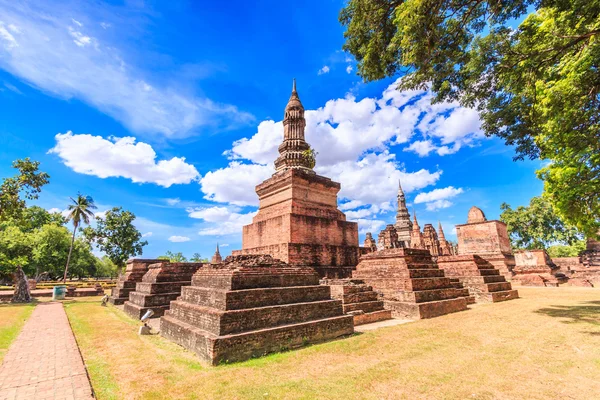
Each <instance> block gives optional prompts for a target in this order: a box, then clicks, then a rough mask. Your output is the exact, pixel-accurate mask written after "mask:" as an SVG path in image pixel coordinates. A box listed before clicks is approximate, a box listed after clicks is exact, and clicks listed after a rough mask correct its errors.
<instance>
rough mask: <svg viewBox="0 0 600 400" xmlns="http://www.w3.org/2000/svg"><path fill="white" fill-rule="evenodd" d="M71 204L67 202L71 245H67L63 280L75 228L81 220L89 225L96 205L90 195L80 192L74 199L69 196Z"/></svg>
mask: <svg viewBox="0 0 600 400" xmlns="http://www.w3.org/2000/svg"><path fill="white" fill-rule="evenodd" d="M71 201H72V204H69V207H68V210H69V214H68V215H67V220H69V221H72V222H73V236H72V237H71V246H70V247H69V255H68V256H67V264H66V265H65V273H64V275H63V282H66V281H67V273H68V271H69V262H70V261H71V254H72V253H73V244H74V243H75V233H76V232H77V228H78V227H79V226H80V225H81V223H82V222H83V223H84V224H86V225H89V223H90V219H91V218H93V217H94V212H93V211H92V210H95V209H96V208H97V207H96V205H95V204H94V199H92V198H91V197H90V196H84V195H82V194H81V193H78V194H77V197H76V198H75V199H74V198H72V197H71Z"/></svg>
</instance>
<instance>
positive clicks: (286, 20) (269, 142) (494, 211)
mask: <svg viewBox="0 0 600 400" xmlns="http://www.w3.org/2000/svg"><path fill="white" fill-rule="evenodd" d="M15 3H17V2H14V1H5V0H0V110H1V111H0V113H1V116H2V117H1V118H0V145H1V146H2V151H1V152H0V176H2V177H4V176H9V175H12V174H13V170H12V169H11V168H10V164H11V162H12V161H13V160H15V159H17V158H23V157H31V158H32V159H34V160H38V161H40V162H41V169H42V170H44V171H46V172H48V173H49V174H50V175H51V183H50V184H49V185H47V186H46V187H45V188H44V191H43V194H42V196H41V198H40V200H39V201H38V202H37V204H39V205H40V206H43V207H45V208H47V209H64V208H65V207H66V205H67V203H68V197H69V196H74V195H75V194H76V193H77V192H78V191H80V192H82V193H84V194H88V195H91V196H92V197H93V198H94V199H95V201H96V203H97V204H98V206H99V211H100V212H102V211H105V210H106V209H108V208H110V207H114V206H122V207H124V208H125V209H128V210H131V211H132V212H134V213H135V214H136V216H137V217H138V219H137V221H136V224H137V226H138V228H139V229H140V231H141V232H142V233H143V234H144V235H145V239H147V240H148V242H149V245H148V246H147V247H146V248H145V250H144V256H147V257H154V256H158V255H161V254H164V252H165V251H167V250H171V251H174V252H177V251H181V252H183V253H184V254H186V255H188V256H190V255H191V254H192V253H195V252H199V253H200V254H202V255H203V256H207V257H208V256H210V255H211V254H212V253H213V251H214V246H215V244H216V242H217V241H218V242H219V243H221V244H222V248H221V250H222V253H223V254H224V255H225V254H229V252H230V251H231V250H233V249H237V248H240V246H241V226H242V225H244V224H247V223H249V222H250V221H251V219H252V216H253V214H254V212H255V211H256V204H257V197H256V194H255V193H254V189H253V188H254V186H255V185H256V184H258V183H260V182H261V181H262V180H263V179H265V178H266V177H268V176H270V174H271V173H272V172H273V161H274V160H275V157H276V154H277V145H278V144H279V143H280V141H281V139H282V135H283V129H282V126H281V120H282V117H283V110H284V107H285V105H286V102H287V100H288V98H289V94H290V91H291V83H292V78H294V77H295V78H296V79H297V81H298V91H299V94H300V98H301V100H302V102H303V104H304V106H305V109H306V110H307V112H306V117H307V132H306V137H307V141H308V142H309V143H310V144H311V145H312V146H313V147H314V148H315V150H316V151H317V152H318V153H319V154H318V156H317V171H318V172H319V173H320V174H322V175H325V176H328V177H330V178H332V179H334V180H336V181H339V182H341V184H342V191H341V192H340V197H339V204H340V208H342V209H343V210H344V211H345V212H346V214H347V216H348V219H351V220H355V221H358V222H359V230H360V232H361V241H362V240H363V238H364V233H365V232H366V231H368V230H371V231H373V233H374V234H376V233H377V232H378V231H379V230H380V229H382V228H383V227H384V225H385V223H391V222H393V220H394V210H395V206H396V205H395V195H396V188H397V181H398V179H401V180H402V182H403V186H404V188H405V191H406V194H407V198H408V203H409V204H410V205H409V207H410V208H411V209H412V208H414V209H415V210H416V211H417V216H418V218H419V223H420V225H421V227H422V226H423V225H424V224H425V223H434V224H436V223H437V221H438V220H440V221H441V222H442V224H443V226H444V229H445V233H446V235H447V237H448V238H450V239H454V238H455V236H454V234H453V232H452V231H453V226H454V225H455V224H459V223H464V222H465V220H466V214H467V211H468V209H469V208H470V207H471V206H472V205H477V206H479V207H481V208H482V209H483V210H484V211H485V212H486V214H487V216H488V218H497V217H498V215H499V212H500V210H499V206H500V204H501V203H502V202H508V203H509V204H511V205H512V206H517V205H524V204H527V203H528V202H529V199H530V198H531V197H533V196H537V195H539V194H540V193H541V191H542V183H541V182H540V181H539V180H537V179H536V177H535V173H534V171H535V170H536V169H537V168H538V167H539V164H538V162H531V161H526V162H513V161H512V157H513V155H514V153H513V150H512V149H511V148H510V147H506V146H505V145H504V144H503V143H502V142H501V141H499V140H497V139H489V138H485V136H484V135H483V134H482V133H481V130H480V124H479V120H478V118H477V114H476V113H475V112H474V111H473V110H468V109H464V108H461V107H460V106H458V105H457V104H436V105H431V103H430V101H429V99H430V94H429V93H427V92H426V91H422V92H419V91H414V92H398V91H396V90H395V86H394V82H395V79H387V80H383V81H380V82H373V83H369V84H365V83H362V80H361V79H360V77H358V76H357V75H356V74H355V62H354V60H353V59H352V57H351V56H349V55H347V54H344V53H343V52H342V51H341V47H342V44H343V28H342V27H341V26H340V24H339V22H338V20H337V15H338V12H339V10H340V8H341V7H342V5H343V2H342V1H333V0H331V1H329V0H326V1H323V0H320V1H303V2H302V4H301V5H299V3H298V2H295V3H290V2H281V1H260V2H247V1H244V2H242V1H231V2H227V3H222V2H204V1H203V2H197V1H196V2H194V1H176V0H175V1H169V2H162V1H156V2H151V1H142V0H139V1H113V2H99V1H97V2H77V1H73V2H69V1H45V2H41V1H35V2H33V1H32V2H28V1H23V2H18V3H17V4H15ZM435 226H437V225H435Z"/></svg>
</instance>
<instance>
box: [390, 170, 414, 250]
mask: <svg viewBox="0 0 600 400" xmlns="http://www.w3.org/2000/svg"><path fill="white" fill-rule="evenodd" d="M394 227H395V228H396V232H397V233H398V241H399V242H403V243H404V247H410V235H411V232H412V227H413V224H412V222H411V221H410V213H409V212H408V208H407V207H406V197H405V196H404V191H403V190H402V185H401V184H400V180H398V210H397V211H396V223H395V224H394Z"/></svg>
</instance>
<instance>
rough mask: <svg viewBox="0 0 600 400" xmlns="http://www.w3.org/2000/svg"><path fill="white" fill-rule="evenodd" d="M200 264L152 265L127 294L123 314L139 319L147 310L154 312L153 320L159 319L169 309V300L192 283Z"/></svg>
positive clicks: (168, 263) (167, 263)
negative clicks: (133, 290)
mask: <svg viewBox="0 0 600 400" xmlns="http://www.w3.org/2000/svg"><path fill="white" fill-rule="evenodd" d="M202 265H203V264H202V263H171V262H165V261H164V260H162V261H161V262H159V263H156V264H152V265H150V266H149V268H148V272H146V274H145V275H144V276H143V278H142V281H141V282H138V283H137V284H136V288H135V292H131V293H129V300H128V301H126V302H125V308H124V310H125V312H126V313H127V314H129V315H130V316H131V317H132V318H135V319H140V318H141V317H142V316H143V315H144V314H145V313H146V311H148V310H152V311H154V315H153V318H156V317H160V316H161V315H163V314H164V313H165V311H166V310H168V309H169V305H170V303H171V300H175V299H176V298H177V297H179V295H180V294H181V288H182V287H183V286H189V285H190V284H191V283H192V275H194V272H196V271H197V270H198V268H200V267H202Z"/></svg>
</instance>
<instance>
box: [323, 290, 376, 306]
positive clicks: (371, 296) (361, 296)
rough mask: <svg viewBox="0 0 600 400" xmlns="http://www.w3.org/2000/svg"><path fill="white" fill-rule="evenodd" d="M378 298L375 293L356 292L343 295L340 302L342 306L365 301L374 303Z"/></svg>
mask: <svg viewBox="0 0 600 400" xmlns="http://www.w3.org/2000/svg"><path fill="white" fill-rule="evenodd" d="M332 297H333V296H332ZM378 297H379V296H378V294H377V293H376V292H372V291H371V292H358V293H352V294H346V295H344V296H343V298H342V301H343V302H344V304H350V303H362V302H365V301H376V300H377V299H378Z"/></svg>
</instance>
